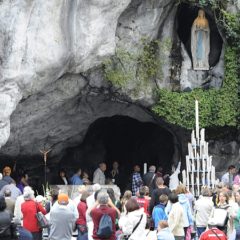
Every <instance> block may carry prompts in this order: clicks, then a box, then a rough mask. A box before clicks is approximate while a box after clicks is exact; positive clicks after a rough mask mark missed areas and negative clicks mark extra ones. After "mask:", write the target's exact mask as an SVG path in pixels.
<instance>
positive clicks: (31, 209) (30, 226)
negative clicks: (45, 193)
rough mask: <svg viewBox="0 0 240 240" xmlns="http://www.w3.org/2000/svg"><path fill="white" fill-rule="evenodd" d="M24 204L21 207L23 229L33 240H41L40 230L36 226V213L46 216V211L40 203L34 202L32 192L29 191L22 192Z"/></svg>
mask: <svg viewBox="0 0 240 240" xmlns="http://www.w3.org/2000/svg"><path fill="white" fill-rule="evenodd" d="M23 198H24V200H25V202H24V203H23V204H22V205H21V210H22V214H23V227H24V228H25V229H27V230H28V231H29V232H31V233H32V236H33V240H42V230H41V229H40V228H39V226H38V222H37V218H36V213H37V212H42V213H43V214H44V215H45V214H46V210H45V209H44V208H43V207H42V205H41V204H40V203H37V202H35V201H34V192H33V190H31V189H28V190H27V191H24V194H23Z"/></svg>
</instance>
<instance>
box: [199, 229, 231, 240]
mask: <svg viewBox="0 0 240 240" xmlns="http://www.w3.org/2000/svg"><path fill="white" fill-rule="evenodd" d="M216 235H217V236H218V237H217V236H216ZM200 240H227V237H226V235H225V233H224V232H223V231H221V230H219V229H217V228H215V227H214V228H212V229H209V230H207V231H205V232H204V233H202V234H201V237H200Z"/></svg>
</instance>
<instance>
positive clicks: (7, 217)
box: [0, 211, 12, 239]
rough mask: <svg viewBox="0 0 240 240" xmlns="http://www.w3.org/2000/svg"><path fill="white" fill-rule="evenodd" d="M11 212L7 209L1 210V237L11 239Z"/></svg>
mask: <svg viewBox="0 0 240 240" xmlns="http://www.w3.org/2000/svg"><path fill="white" fill-rule="evenodd" d="M11 220H12V219H11V214H10V213H9V212H7V211H2V212H0V239H2V238H3V239H7V238H8V237H9V238H10V239H11Z"/></svg>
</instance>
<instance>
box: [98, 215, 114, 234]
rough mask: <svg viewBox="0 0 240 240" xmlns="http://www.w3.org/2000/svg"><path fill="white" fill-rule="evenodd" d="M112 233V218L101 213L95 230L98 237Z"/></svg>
mask: <svg viewBox="0 0 240 240" xmlns="http://www.w3.org/2000/svg"><path fill="white" fill-rule="evenodd" d="M112 233H113V222H112V218H111V217H110V216H109V215H108V214H103V215H102V217H101V219H100V222H99V226H98V231H97V236H98V237H99V238H110V237H111V236H112Z"/></svg>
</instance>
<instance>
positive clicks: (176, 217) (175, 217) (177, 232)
mask: <svg viewBox="0 0 240 240" xmlns="http://www.w3.org/2000/svg"><path fill="white" fill-rule="evenodd" d="M169 201H170V203H171V205H172V206H171V210H170V212H169V214H168V225H169V228H170V230H171V232H172V233H173V235H174V237H175V240H184V218H183V208H182V206H181V204H180V203H179V202H178V195H177V194H176V193H170V194H169Z"/></svg>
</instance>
